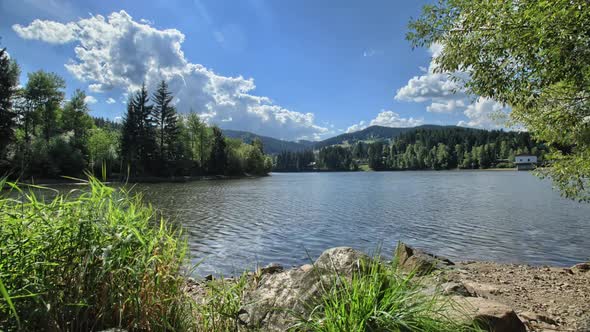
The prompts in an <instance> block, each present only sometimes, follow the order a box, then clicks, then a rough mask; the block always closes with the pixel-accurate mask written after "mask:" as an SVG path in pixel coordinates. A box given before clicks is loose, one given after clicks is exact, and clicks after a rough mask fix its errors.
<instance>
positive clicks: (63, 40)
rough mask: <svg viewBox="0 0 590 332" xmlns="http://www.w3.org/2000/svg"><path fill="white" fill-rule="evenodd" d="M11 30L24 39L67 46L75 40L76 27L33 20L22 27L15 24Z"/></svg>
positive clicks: (70, 24)
mask: <svg viewBox="0 0 590 332" xmlns="http://www.w3.org/2000/svg"><path fill="white" fill-rule="evenodd" d="M12 29H13V30H14V31H15V32H16V34H17V35H19V37H21V38H24V39H38V40H43V41H44V42H47V43H51V44H67V43H71V42H73V41H74V40H76V30H77V26H76V24H73V23H68V24H62V23H59V22H53V21H42V20H34V21H33V22H32V23H31V24H29V25H28V26H26V27H24V26H22V25H20V24H15V25H13V26H12Z"/></svg>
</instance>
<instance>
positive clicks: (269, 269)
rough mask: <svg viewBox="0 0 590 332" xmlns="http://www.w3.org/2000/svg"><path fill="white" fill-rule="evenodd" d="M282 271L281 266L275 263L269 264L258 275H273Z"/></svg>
mask: <svg viewBox="0 0 590 332" xmlns="http://www.w3.org/2000/svg"><path fill="white" fill-rule="evenodd" d="M284 270H285V269H284V268H283V266H281V265H279V264H277V263H271V264H268V265H267V266H265V267H263V268H261V269H260V274H274V273H279V272H283V271H284Z"/></svg>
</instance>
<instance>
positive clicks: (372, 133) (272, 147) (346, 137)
mask: <svg viewBox="0 0 590 332" xmlns="http://www.w3.org/2000/svg"><path fill="white" fill-rule="evenodd" d="M448 128H458V127H457V126H440V125H422V126H417V127H401V128H399V127H398V128H395V127H383V126H370V127H367V128H365V129H363V130H359V131H355V132H352V133H345V134H340V135H338V136H334V137H330V138H327V139H325V140H322V141H317V142H313V141H299V142H292V141H284V140H280V139H277V138H272V137H268V136H261V135H257V134H254V133H251V132H247V131H240V130H227V129H226V130H223V133H224V134H225V136H227V137H230V138H237V139H241V140H242V141H244V142H245V143H251V142H252V141H253V140H254V139H255V138H256V137H258V138H260V140H261V141H262V144H263V145H264V150H265V151H264V152H265V153H268V154H278V153H280V152H282V151H290V152H297V151H304V150H308V149H321V148H323V147H326V146H330V145H337V144H344V143H354V142H357V141H366V140H379V139H392V138H396V137H398V136H400V135H401V134H403V133H406V132H410V131H414V130H419V129H427V130H428V129H430V130H437V129H441V130H442V129H448ZM461 128H464V127H461ZM464 129H467V130H483V129H473V128H464Z"/></svg>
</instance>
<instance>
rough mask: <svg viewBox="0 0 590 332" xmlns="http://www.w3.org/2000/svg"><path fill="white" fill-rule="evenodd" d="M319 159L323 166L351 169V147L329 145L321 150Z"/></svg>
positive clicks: (332, 168) (335, 168) (333, 168)
mask: <svg viewBox="0 0 590 332" xmlns="http://www.w3.org/2000/svg"><path fill="white" fill-rule="evenodd" d="M318 161H319V164H320V167H321V168H326V169H331V170H341V171H343V170H350V169H351V165H352V154H351V153H350V149H348V148H345V147H342V146H339V145H334V146H327V147H325V148H322V149H321V150H320V152H319V154H318Z"/></svg>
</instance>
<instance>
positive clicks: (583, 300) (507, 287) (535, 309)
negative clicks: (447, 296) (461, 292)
mask: <svg viewBox="0 0 590 332" xmlns="http://www.w3.org/2000/svg"><path fill="white" fill-rule="evenodd" d="M446 279H447V280H449V281H454V282H461V283H462V284H464V285H465V286H466V288H467V289H468V290H469V291H470V292H471V293H475V294H476V295H477V296H480V297H485V298H489V299H493V300H496V301H498V302H501V303H504V304H506V305H509V306H511V307H512V308H513V309H514V311H516V313H517V314H519V317H520V318H521V320H523V321H525V323H526V324H527V326H528V328H529V330H531V331H590V264H587V263H583V264H578V265H576V266H575V267H572V268H555V267H534V266H529V265H515V264H498V263H490V262H462V263H458V264H457V265H456V267H455V268H454V269H451V270H450V271H449V272H447V274H446Z"/></svg>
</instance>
